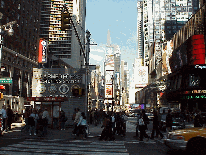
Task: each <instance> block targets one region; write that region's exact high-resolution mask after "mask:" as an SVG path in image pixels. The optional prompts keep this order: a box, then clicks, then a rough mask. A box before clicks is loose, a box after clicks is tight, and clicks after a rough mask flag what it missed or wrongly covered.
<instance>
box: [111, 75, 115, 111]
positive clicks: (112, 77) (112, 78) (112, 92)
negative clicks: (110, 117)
mask: <svg viewBox="0 0 207 155" xmlns="http://www.w3.org/2000/svg"><path fill="white" fill-rule="evenodd" d="M111 82H112V91H111V95H112V112H113V111H114V86H113V85H114V76H113V75H112V76H111Z"/></svg>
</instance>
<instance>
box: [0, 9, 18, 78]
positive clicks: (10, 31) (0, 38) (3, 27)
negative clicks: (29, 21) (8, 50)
mask: <svg viewBox="0 0 207 155" xmlns="http://www.w3.org/2000/svg"><path fill="white" fill-rule="evenodd" d="M3 12H4V11H3V9H0V69H1V63H2V62H1V59H2V50H3V32H4V31H7V33H8V35H9V36H12V35H13V34H14V30H13V29H12V25H14V24H15V23H16V21H12V22H9V23H7V24H5V25H1V19H2V17H3ZM8 26H9V29H7V27H8ZM0 74H1V72H0Z"/></svg>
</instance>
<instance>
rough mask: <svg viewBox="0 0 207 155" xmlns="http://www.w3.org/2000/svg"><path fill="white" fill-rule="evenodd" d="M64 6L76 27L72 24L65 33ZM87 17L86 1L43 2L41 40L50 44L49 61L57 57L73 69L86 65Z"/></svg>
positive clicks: (46, 0) (59, 0)
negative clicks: (84, 51)
mask: <svg viewBox="0 0 207 155" xmlns="http://www.w3.org/2000/svg"><path fill="white" fill-rule="evenodd" d="M64 4H66V7H67V9H68V12H69V13H70V16H71V18H72V21H73V23H74V26H75V27H74V26H73V24H72V23H71V26H70V29H68V30H65V31H63V30H61V12H62V10H63V5H64ZM85 17H86V2H85V1H84V0H77V1H64V2H63V1H61V0H56V1H50V0H43V1H42V7H41V23H40V26H41V29H40V30H41V31H40V32H41V33H40V38H44V39H46V40H47V41H48V42H49V44H48V45H49V47H48V48H49V49H48V57H49V59H52V56H53V57H54V56H55V57H57V58H59V59H61V60H63V61H64V62H66V63H67V64H69V65H71V66H72V67H73V68H81V67H82V66H83V65H84V56H83V50H84V49H85ZM81 47H82V49H83V50H82V49H81ZM51 61H52V60H51ZM51 65H52V63H51Z"/></svg>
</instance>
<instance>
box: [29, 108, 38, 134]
mask: <svg viewBox="0 0 207 155" xmlns="http://www.w3.org/2000/svg"><path fill="white" fill-rule="evenodd" d="M38 119H39V116H38V114H37V111H36V109H33V110H32V113H31V114H30V116H29V125H30V129H29V133H30V135H32V131H34V135H36V130H37V120H38Z"/></svg>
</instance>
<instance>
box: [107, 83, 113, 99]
mask: <svg viewBox="0 0 207 155" xmlns="http://www.w3.org/2000/svg"><path fill="white" fill-rule="evenodd" d="M105 98H112V85H105Z"/></svg>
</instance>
